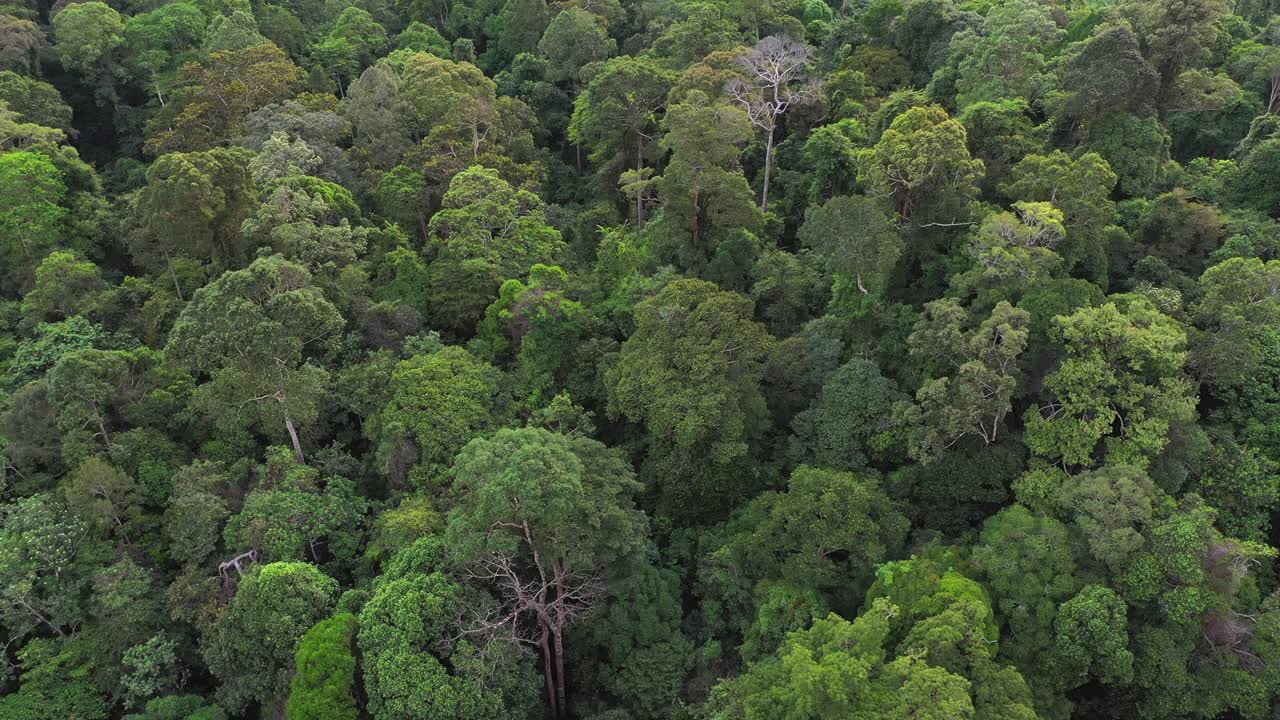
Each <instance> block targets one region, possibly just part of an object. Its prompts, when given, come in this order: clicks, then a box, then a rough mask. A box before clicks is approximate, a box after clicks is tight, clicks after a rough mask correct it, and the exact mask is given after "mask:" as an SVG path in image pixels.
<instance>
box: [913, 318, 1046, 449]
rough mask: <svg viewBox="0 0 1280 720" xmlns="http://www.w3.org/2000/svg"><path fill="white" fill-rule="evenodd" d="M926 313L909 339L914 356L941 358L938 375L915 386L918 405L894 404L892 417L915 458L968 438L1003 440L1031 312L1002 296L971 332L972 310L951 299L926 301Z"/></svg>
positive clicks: (947, 447)
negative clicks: (1005, 421) (970, 312)
mask: <svg viewBox="0 0 1280 720" xmlns="http://www.w3.org/2000/svg"><path fill="white" fill-rule="evenodd" d="M925 314H926V319H925V320H921V321H920V322H919V323H918V324H917V325H916V329H915V331H914V332H912V333H911V336H910V337H909V338H908V344H909V346H910V348H911V354H912V356H913V357H916V358H928V359H929V360H930V361H932V362H933V363H938V365H937V367H939V368H940V370H939V376H937V377H933V378H931V379H929V380H927V381H925V383H924V384H923V385H922V386H921V387H920V389H919V390H918V391H916V402H915V403H914V404H912V403H909V402H906V401H900V402H898V403H897V404H895V406H894V409H893V421H894V424H895V425H900V426H902V427H903V428H904V429H906V431H907V433H908V449H909V451H910V452H911V454H912V456H913V457H915V458H916V459H918V460H921V461H922V462H925V463H928V462H932V461H934V460H936V459H938V458H939V457H940V456H941V454H942V453H943V452H945V451H947V450H949V449H951V448H952V447H954V446H955V444H956V443H958V442H959V441H960V440H962V439H964V438H966V437H976V438H979V439H981V440H982V441H983V443H985V444H987V445H991V444H992V443H994V442H996V440H997V439H998V438H999V434H1000V428H1001V426H1002V425H1003V422H1004V416H1005V415H1006V414H1008V412H1009V410H1010V409H1011V401H1012V399H1013V394H1014V392H1015V391H1016V390H1017V389H1018V379H1019V372H1018V366H1017V360H1018V358H1019V356H1020V355H1021V354H1022V351H1023V350H1025V349H1026V347H1027V336H1028V330H1027V324H1028V322H1029V321H1030V319H1031V316H1030V314H1029V313H1028V312H1027V311H1025V310H1019V309H1015V308H1014V307H1012V306H1011V305H1009V303H1008V302H1004V301H1001V302H1000V303H999V304H997V305H996V307H995V309H993V310H992V311H991V315H990V317H988V318H987V319H986V320H983V321H982V323H981V324H980V325H978V326H977V327H976V328H972V329H968V330H967V329H966V325H968V324H969V318H968V314H967V313H966V312H965V311H964V309H963V308H961V307H960V306H959V304H957V303H956V302H955V301H954V300H951V299H943V300H935V301H934V302H931V303H929V304H928V305H926V306H925Z"/></svg>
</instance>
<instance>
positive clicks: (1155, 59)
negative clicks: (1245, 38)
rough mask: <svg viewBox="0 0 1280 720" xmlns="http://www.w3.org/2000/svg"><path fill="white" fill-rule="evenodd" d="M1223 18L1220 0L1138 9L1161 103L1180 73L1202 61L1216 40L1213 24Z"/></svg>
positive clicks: (1165, 1) (1170, 2)
mask: <svg viewBox="0 0 1280 720" xmlns="http://www.w3.org/2000/svg"><path fill="white" fill-rule="evenodd" d="M1226 14H1227V5H1226V3H1223V2H1220V0H1191V1H1189V2H1188V1H1186V0H1181V1H1177V2H1175V1H1173V0H1162V2H1157V3H1153V4H1152V5H1150V6H1149V7H1144V8H1143V9H1142V14H1141V15H1139V18H1138V21H1139V24H1140V25H1141V26H1142V27H1143V30H1144V31H1145V32H1144V35H1145V38H1144V39H1145V40H1146V44H1147V54H1148V57H1150V59H1151V64H1152V65H1153V66H1155V68H1156V70H1157V71H1158V72H1159V73H1160V81H1161V100H1162V101H1167V99H1168V97H1169V94H1170V92H1171V91H1172V89H1173V86H1174V83H1175V82H1176V81H1177V79H1178V76H1179V75H1180V74H1181V73H1182V71H1183V69H1185V68H1187V67H1190V66H1194V65H1197V64H1199V63H1200V62H1202V61H1204V60H1206V59H1207V58H1208V57H1209V54H1210V48H1211V46H1212V44H1213V42H1214V40H1215V38H1216V36H1217V21H1218V20H1219V19H1220V18H1222V17H1224V16H1225V15H1226Z"/></svg>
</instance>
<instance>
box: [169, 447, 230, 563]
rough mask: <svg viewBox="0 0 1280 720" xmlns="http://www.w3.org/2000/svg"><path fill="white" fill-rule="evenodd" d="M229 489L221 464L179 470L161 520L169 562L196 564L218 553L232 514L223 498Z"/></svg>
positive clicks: (189, 466) (208, 463)
mask: <svg viewBox="0 0 1280 720" xmlns="http://www.w3.org/2000/svg"><path fill="white" fill-rule="evenodd" d="M229 487H230V480H229V479H228V478H227V476H226V474H225V469H224V468H223V467H222V466H220V465H217V464H214V463H210V462H207V461H198V462H196V463H193V464H191V465H188V466H186V467H183V468H179V469H178V472H177V473H176V474H175V475H174V478H173V493H172V494H171V495H170V496H169V502H168V504H167V507H166V508H165V511H164V518H163V523H164V532H165V535H166V536H168V538H169V557H170V558H171V559H173V560H174V561H175V562H180V563H186V564H199V563H202V562H204V561H205V560H207V559H209V556H211V555H213V554H214V553H215V552H216V551H217V549H218V539H219V538H220V537H221V536H222V524H223V522H225V521H226V519H227V517H228V516H229V515H230V514H231V511H230V509H229V508H228V503H227V498H226V497H225V495H227V494H228V489H229Z"/></svg>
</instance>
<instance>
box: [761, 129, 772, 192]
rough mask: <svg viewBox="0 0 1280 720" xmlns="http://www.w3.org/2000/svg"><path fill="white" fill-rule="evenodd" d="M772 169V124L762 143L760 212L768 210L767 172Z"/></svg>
mask: <svg viewBox="0 0 1280 720" xmlns="http://www.w3.org/2000/svg"><path fill="white" fill-rule="evenodd" d="M772 170H773V126H772V125H770V126H769V138H768V140H766V141H765V144H764V189H763V191H762V192H761V193H760V212H762V213H766V212H769V173H770V172H771V171H772Z"/></svg>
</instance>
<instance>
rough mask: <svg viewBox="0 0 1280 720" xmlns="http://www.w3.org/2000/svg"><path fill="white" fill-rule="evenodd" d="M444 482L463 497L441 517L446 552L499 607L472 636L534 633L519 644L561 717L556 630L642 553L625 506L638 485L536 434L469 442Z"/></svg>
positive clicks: (616, 468)
mask: <svg viewBox="0 0 1280 720" xmlns="http://www.w3.org/2000/svg"><path fill="white" fill-rule="evenodd" d="M453 482H454V488H455V490H457V491H458V492H459V493H461V495H462V497H463V502H461V503H460V504H459V506H458V507H457V508H455V509H454V510H453V511H452V512H450V514H449V525H448V537H449V542H450V545H451V546H452V548H453V554H454V556H455V558H456V559H457V560H458V561H459V562H463V563H466V564H468V565H470V566H471V567H472V568H473V569H472V573H473V574H474V575H475V576H476V577H477V578H480V579H483V580H485V581H487V582H490V583H492V584H493V585H494V586H495V587H496V588H497V590H498V594H499V596H500V598H501V601H502V610H501V611H500V614H499V615H498V616H497V617H496V618H481V619H479V623H480V626H479V629H481V630H487V631H489V632H493V631H497V630H498V629H499V628H506V629H508V630H509V631H510V632H515V631H517V629H518V624H519V623H522V622H526V621H527V622H530V623H532V624H533V625H534V626H535V627H536V635H535V636H534V637H532V638H528V641H529V642H531V643H533V644H535V645H536V646H537V647H538V648H539V649H540V651H541V654H542V660H543V674H544V676H545V679H546V685H547V703H548V705H549V707H550V708H551V711H552V714H553V715H555V716H557V717H563V716H564V715H565V714H566V709H567V707H568V706H567V705H566V692H565V686H566V681H565V662H564V659H565V648H564V632H565V630H567V629H568V628H569V627H571V626H572V625H573V623H574V620H575V619H576V618H577V616H579V615H581V614H582V613H585V612H586V611H588V610H589V609H590V608H591V607H592V605H593V604H594V603H595V602H596V600H597V598H598V597H599V596H600V594H601V593H602V592H603V590H604V587H605V582H606V579H607V577H608V576H609V575H610V574H612V573H618V572H620V571H623V570H624V568H626V567H627V564H628V563H629V562H630V561H631V560H633V559H634V558H635V557H637V556H638V555H639V553H640V552H641V548H642V544H643V542H644V539H645V535H646V531H647V522H646V519H645V516H644V514H643V513H641V512H640V511H638V510H636V509H635V508H634V507H633V506H632V504H631V496H632V495H633V494H634V493H636V492H637V491H638V490H639V489H640V487H641V486H640V484H639V483H637V482H636V481H635V479H634V477H633V474H632V471H631V468H630V466H629V465H628V464H627V463H626V462H625V461H624V460H623V458H622V456H621V455H620V454H619V453H617V452H616V451H613V450H609V449H608V448H606V447H605V446H604V445H602V444H600V443H598V442H596V441H594V440H590V439H587V438H576V439H569V438H566V437H565V436H563V435H558V434H556V433H551V432H548V431H546V430H542V429H538V428H525V429H522V430H499V431H498V432H497V433H496V434H495V435H494V436H493V437H492V438H487V439H486V438H481V439H477V440H473V441H472V442H470V443H468V445H467V447H466V448H464V449H463V451H462V452H461V453H460V454H459V455H458V460H457V462H456V463H455V465H454V469H453Z"/></svg>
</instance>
